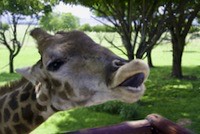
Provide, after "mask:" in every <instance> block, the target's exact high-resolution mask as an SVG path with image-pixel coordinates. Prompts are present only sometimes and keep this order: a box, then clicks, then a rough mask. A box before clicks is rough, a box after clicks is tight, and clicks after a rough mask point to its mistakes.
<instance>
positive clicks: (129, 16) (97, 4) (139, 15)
mask: <svg viewBox="0 0 200 134" xmlns="http://www.w3.org/2000/svg"><path fill="white" fill-rule="evenodd" d="M63 1H64V2H65V3H71V4H80V5H83V6H87V7H89V8H90V9H91V10H92V11H93V12H94V13H95V14H96V15H97V16H98V17H102V18H104V19H106V20H107V21H109V22H111V23H112V24H113V25H114V28H115V30H116V31H117V32H118V33H119V35H120V36H121V39H122V42H123V45H124V47H125V49H126V52H125V53H126V55H127V57H128V59H134V58H135V57H136V58H143V57H144V54H145V53H146V52H150V51H151V50H152V49H153V46H154V45H155V44H157V42H158V40H159V39H160V36H161V35H162V33H163V32H164V31H165V29H164V27H165V25H164V24H165V21H164V20H163V18H164V17H163V16H164V14H160V13H159V11H158V8H159V7H160V6H162V4H163V3H162V2H160V1H157V0H151V1H148V0H142V1H141V0H123V1H122V0H94V1H90V0H76V1H75V0H63ZM164 13H165V12H164ZM101 22H102V23H104V22H103V21H101ZM104 24H105V23H104ZM150 24H151V28H150V27H148V26H149V25H150ZM105 25H107V24H105ZM152 32H154V33H153V34H152ZM137 46H139V47H138V48H137ZM136 49H137V50H136Z"/></svg>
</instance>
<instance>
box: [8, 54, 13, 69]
mask: <svg viewBox="0 0 200 134" xmlns="http://www.w3.org/2000/svg"><path fill="white" fill-rule="evenodd" d="M9 72H10V73H14V57H13V53H11V52H10V56H9Z"/></svg>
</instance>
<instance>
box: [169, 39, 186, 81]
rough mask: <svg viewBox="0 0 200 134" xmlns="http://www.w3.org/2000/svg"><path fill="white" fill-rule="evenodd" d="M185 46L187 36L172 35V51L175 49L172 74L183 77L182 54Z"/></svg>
mask: <svg viewBox="0 0 200 134" xmlns="http://www.w3.org/2000/svg"><path fill="white" fill-rule="evenodd" d="M184 46H185V38H184V37H182V38H181V37H180V38H176V37H173V36H172V49H173V50H172V51H173V63H172V76H173V77H175V78H179V79H181V78H182V77H183V74H182V67H181V64H182V55H183V50H184Z"/></svg>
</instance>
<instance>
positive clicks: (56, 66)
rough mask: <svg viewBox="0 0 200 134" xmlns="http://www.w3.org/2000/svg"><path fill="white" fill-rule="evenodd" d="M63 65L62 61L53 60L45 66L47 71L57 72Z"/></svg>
mask: <svg viewBox="0 0 200 134" xmlns="http://www.w3.org/2000/svg"><path fill="white" fill-rule="evenodd" d="M63 64H64V61H62V60H55V61H53V62H51V63H50V64H49V65H48V66H47V70H49V71H57V70H58V69H59V68H60V67H61V66H62V65H63Z"/></svg>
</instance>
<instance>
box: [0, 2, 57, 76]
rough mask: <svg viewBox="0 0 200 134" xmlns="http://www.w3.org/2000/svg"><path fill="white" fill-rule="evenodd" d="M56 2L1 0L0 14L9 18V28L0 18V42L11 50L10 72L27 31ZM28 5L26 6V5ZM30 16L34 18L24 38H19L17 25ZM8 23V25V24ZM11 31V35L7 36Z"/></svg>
mask: <svg viewBox="0 0 200 134" xmlns="http://www.w3.org/2000/svg"><path fill="white" fill-rule="evenodd" d="M52 3H55V1H54V0H51V1H49V4H47V3H44V2H41V1H39V0H34V1H32V0H14V1H7V0H2V1H0V15H1V17H4V18H6V19H7V20H8V22H7V23H8V24H9V28H8V27H7V28H5V27H4V26H3V25H6V24H3V22H2V21H1V20H0V25H1V27H0V44H2V45H4V46H5V47H6V48H7V49H8V51H9V72H10V73H13V72H14V58H15V57H16V56H17V55H18V53H19V52H20V50H21V47H22V46H23V44H24V41H25V37H26V33H27V31H28V29H29V27H30V25H31V23H32V22H33V19H36V18H37V15H38V14H39V13H46V12H49V11H51V6H50V4H52ZM24 5H26V6H24ZM26 17H30V18H31V19H32V20H31V21H30V22H26V23H27V24H28V25H27V28H26V30H25V33H24V35H23V37H22V39H21V40H20V39H19V36H18V32H17V27H18V24H19V22H20V21H21V20H24V19H25V18H26ZM8 24H7V25H8ZM7 33H10V36H7Z"/></svg>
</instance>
